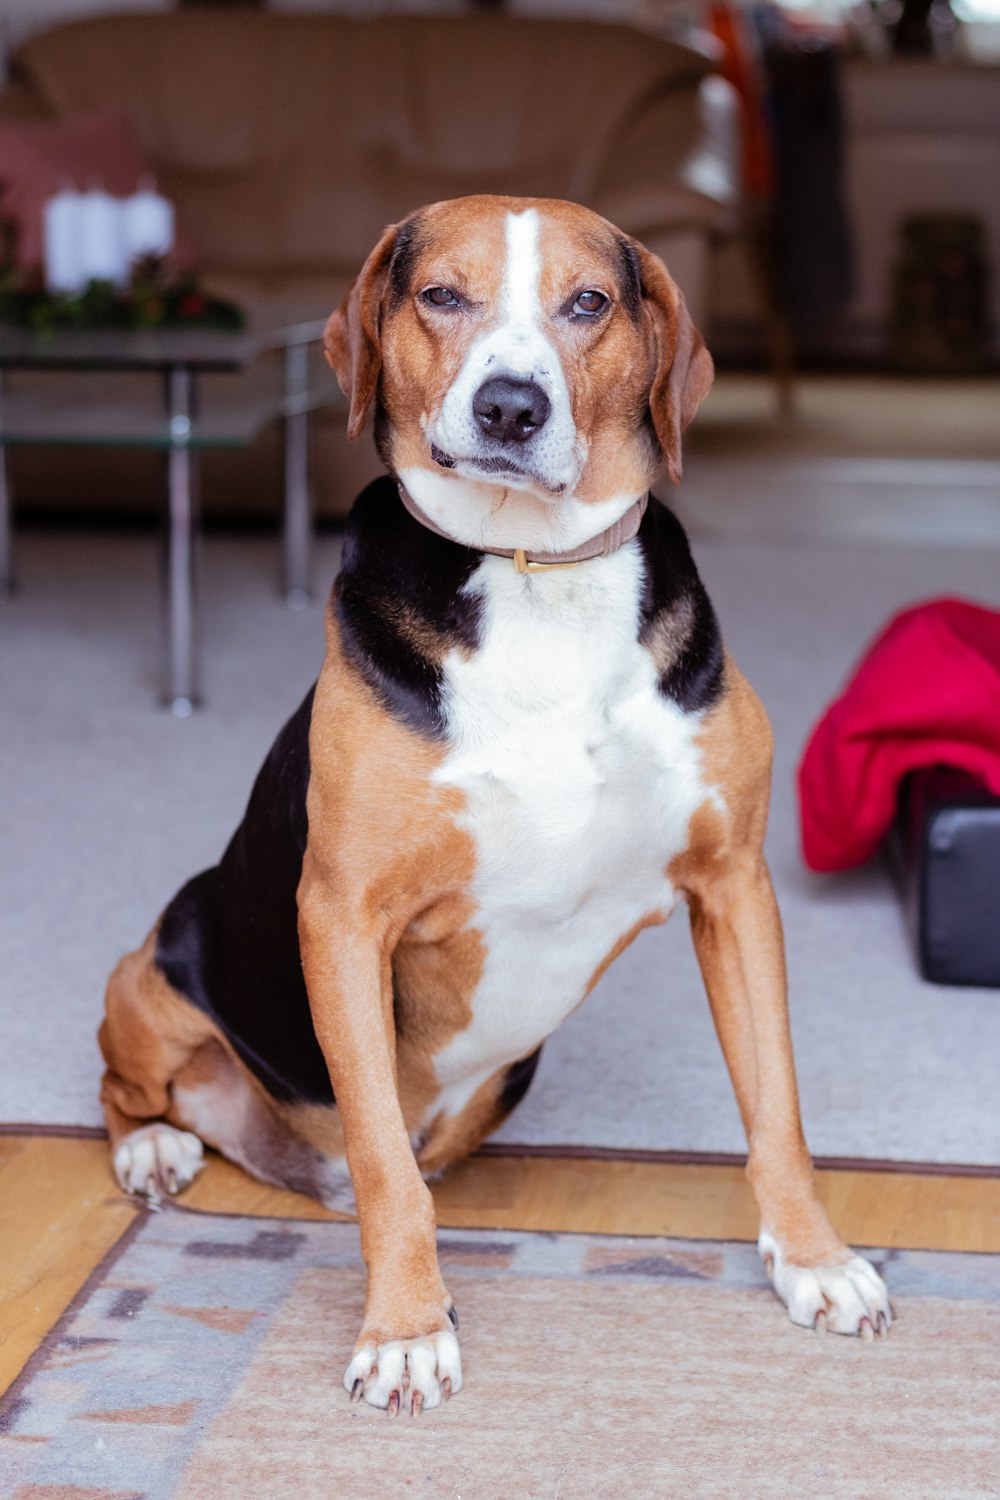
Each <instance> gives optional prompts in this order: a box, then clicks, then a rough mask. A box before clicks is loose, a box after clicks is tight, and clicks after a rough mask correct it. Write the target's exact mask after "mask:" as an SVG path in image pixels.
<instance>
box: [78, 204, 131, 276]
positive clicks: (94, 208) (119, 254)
mask: <svg viewBox="0 0 1000 1500" xmlns="http://www.w3.org/2000/svg"><path fill="white" fill-rule="evenodd" d="M80 244H81V250H82V257H81V258H82V261H83V279H84V281H92V280H93V281H114V282H116V283H118V282H122V281H123V280H124V279H125V270H126V265H127V262H126V259H125V245H124V238H123V235H122V211H121V203H120V201H116V200H115V199H114V198H112V196H111V194H110V193H106V192H105V191H104V189H103V188H91V189H90V190H89V192H86V193H84V194H83V202H82V211H81V234H80Z"/></svg>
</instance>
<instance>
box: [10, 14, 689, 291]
mask: <svg viewBox="0 0 1000 1500" xmlns="http://www.w3.org/2000/svg"><path fill="white" fill-rule="evenodd" d="M711 66H712V64H711V61H710V59H709V58H708V57H706V56H704V55H703V54H701V53H700V52H698V51H697V50H694V49H692V48H688V47H683V46H679V45H676V44H673V43H669V42H666V41H663V40H661V39H659V38H657V37H654V36H649V35H643V34H640V33H638V32H636V31H633V30H631V29H629V28H628V27H624V26H616V25H606V24H598V23H588V22H574V23H572V24H567V23H566V22H562V21H543V20H527V19H522V18H517V19H516V20H515V19H513V18H510V17H503V16H501V17H497V16H488V15H470V16H466V17H440V16H438V17H412V16H381V17H375V18H373V19H368V20H358V19H354V18H349V17H343V16H335V15H329V14H327V15H289V14H281V13H270V14H269V13H261V12H241V11H236V10H234V11H220V12H218V13H213V12H208V11H197V10H190V11H187V10H181V11H177V12H172V13H166V14H152V15H126V16H119V15H113V16H105V17H99V18H96V19H93V20H86V21H81V22H75V23H71V24H68V25H63V26H60V27H57V28H55V29H53V30H52V31H50V32H47V33H43V34H41V35H38V36H36V37H34V38H32V39H31V40H30V41H29V42H27V43H26V44H25V45H24V46H23V47H22V49H21V51H20V53H19V54H18V57H17V69H18V74H19V76H20V77H21V78H22V79H23V80H26V81H28V82H30V84H31V85H32V87H33V88H34V89H35V90H36V91H37V93H38V95H39V97H40V99H41V100H42V101H43V103H44V105H45V107H46V108H48V109H50V110H53V111H56V112H63V111H67V110H73V109H80V108H84V107H90V106H93V105H95V104H98V103H106V104H114V105H115V106H117V107H118V108H120V109H124V110H126V111H128V113H129V114H130V116H131V117H132V119H133V120H134V122H135V126H136V131H137V133H138V135H139V138H140V140H141V142H142V144H143V146H144V148H145V150H146V151H147V152H148V154H149V156H150V159H151V160H152V162H153V163H154V165H155V167H156V170H157V173H158V175H159V177H160V180H161V181H162V183H163V186H164V190H165V191H166V192H168V194H169V195H170V196H171V197H173V198H174V200H175V201H176V202H177V203H178V205H179V207H180V208H181V210H182V211H183V213H184V215H185V219H186V222H187V223H188V224H189V226H190V228H191V232H192V234H193V235H194V237H195V239H196V240H197V242H198V244H199V247H200V248H201V249H202V250H203V252H204V257H205V263H206V264H207V265H208V266H210V267H211V268H212V269H217V270H220V271H230V272H243V273H257V274H260V275H262V276H267V275H269V274H271V273H273V272H275V271H276V270H278V269H279V268H280V269H281V270H282V271H283V272H285V273H287V272H288V271H292V270H294V271H297V272H300V273H313V272H321V271H326V270H330V271H338V272H343V271H346V270H351V269H354V268H356V267H357V266H358V265H359V264H360V263H361V261H362V260H363V258H364V256H365V255H366V254H367V252H368V250H369V249H370V247H371V245H372V244H373V243H374V241H375V239H376V238H377V237H378V235H379V233H380V232H381V230H382V229H383V227H384V225H385V224H386V222H388V221H390V220H394V219H398V218H400V217H402V216H403V215H404V214H406V213H407V212H409V211H410V210H411V209H413V208H416V207H418V206H419V205H420V204H422V203H425V202H428V201H433V200H435V199H438V198H442V197H454V196H459V195H461V194H464V193H467V192H501V193H518V194H537V195H540V196H552V197H564V198H575V199H577V200H579V201H582V202H585V203H586V202H591V203H593V205H594V206H595V207H599V206H600V198H601V196H602V194H603V193H605V191H606V189H607V185H608V184H609V182H610V183H611V184H612V185H613V183H614V180H615V178H616V175H617V174H618V172H619V171H620V170H625V171H627V169H628V159H629V151H630V142H631V141H632V140H633V139H640V140H641V142H642V145H643V153H642V154H643V159H644V162H646V161H648V159H649V157H648V152H647V150H646V146H645V142H646V138H647V135H648V132H644V130H643V122H644V121H645V120H646V119H647V117H648V115H649V113H650V111H653V112H654V114H656V115H657V118H659V119H660V120H661V121H662V123H663V125H664V126H665V127H667V128H665V129H664V130H663V131H662V133H660V132H657V139H658V145H659V152H658V155H657V157H656V160H655V162H654V180H653V181H652V182H651V183H650V184H649V185H648V191H647V192H646V193H645V194H644V196H643V213H644V218H645V219H646V220H647V221H648V222H647V225H646V227H647V228H650V227H654V228H655V227H656V224H657V222H659V223H660V224H661V225H662V224H666V223H670V222H674V221H676V219H677V217H678V208H679V205H680V206H681V208H682V210H683V212H682V215H681V216H683V217H685V218H686V219H688V220H689V221H690V220H694V219H697V218H698V214H699V210H700V212H701V213H702V215H705V214H706V213H707V214H708V217H709V220H710V219H711V213H712V210H713V207H714V206H713V205H712V204H711V202H710V200H709V198H708V197H707V196H706V195H704V194H699V193H698V192H697V191H693V190H691V188H690V187H689V186H688V184H686V183H685V181H684V177H683V171H682V167H683V159H684V157H685V155H686V153H688V152H689V151H690V148H691V132H690V131H689V130H683V131H679V132H678V131H675V130H673V129H671V128H669V127H670V125H671V123H672V122H673V121H675V120H676V118H677V112H676V111H675V110H674V108H673V96H674V95H676V94H678V93H680V94H682V95H683V94H686V95H687V97H688V99H689V101H691V102H690V103H689V108H688V112H689V114H693V115H696V113H697V110H696V106H694V104H693V97H694V94H695V92H696V90H697V86H698V83H699V81H700V80H701V79H702V78H703V77H704V76H705V74H706V73H707V72H709V71H710V69H711ZM554 94H555V95H557V96H558V104H557V105H554V103H553V96H554ZM664 101H669V102H668V103H667V104H666V105H665V104H664ZM661 110H662V112H661V113H657V112H658V111H661ZM637 132H638V137H637V135H636V133H637ZM658 194H659V197H658ZM612 196H613V195H612ZM609 201H610V200H609ZM625 227H626V228H629V227H631V226H629V225H625Z"/></svg>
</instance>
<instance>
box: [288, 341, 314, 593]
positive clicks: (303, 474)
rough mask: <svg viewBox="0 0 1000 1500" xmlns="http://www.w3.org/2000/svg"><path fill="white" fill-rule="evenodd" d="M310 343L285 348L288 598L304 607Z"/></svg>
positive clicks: (309, 512)
mask: <svg viewBox="0 0 1000 1500" xmlns="http://www.w3.org/2000/svg"><path fill="white" fill-rule="evenodd" d="M308 391H309V345H308V344H289V345H288V347H287V349H286V350H285V511H284V541H285V602H286V604H287V605H288V607H289V608H290V609H303V608H304V607H305V605H306V604H307V603H308V602H309V543H310V540H311V535H312V509H311V506H310V501H309V411H308V406H307V399H306V398H307V395H308Z"/></svg>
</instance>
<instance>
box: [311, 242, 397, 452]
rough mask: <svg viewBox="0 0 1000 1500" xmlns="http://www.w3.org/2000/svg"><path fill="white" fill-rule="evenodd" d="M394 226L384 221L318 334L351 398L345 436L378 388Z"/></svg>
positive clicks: (358, 424) (359, 425)
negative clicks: (380, 232) (382, 229)
mask: <svg viewBox="0 0 1000 1500" xmlns="http://www.w3.org/2000/svg"><path fill="white" fill-rule="evenodd" d="M398 229H399V226H398V224H390V225H389V227H388V229H387V230H386V231H385V233H384V234H383V235H382V238H381V239H380V240H379V242H378V244H377V245H376V246H375V249H374V250H373V251H372V253H371V254H370V255H369V257H368V259H367V260H366V261H365V263H364V265H363V266H362V268H361V271H360V273H359V275H358V278H357V280H356V281H355V283H354V285H353V286H352V287H351V289H350V291H349V292H348V293H347V295H346V296H345V298H344V300H343V302H342V303H341V304H340V306H339V307H338V308H337V311H336V312H335V313H332V314H331V315H330V320H329V322H328V323H327V325H326V331H325V332H324V334H323V347H324V348H325V349H326V357H327V359H328V361H329V362H330V364H331V365H332V366H333V368H334V370H336V372H337V379H338V381H339V382H340V389H341V390H342V391H343V393H344V395H345V396H348V397H349V398H350V402H351V410H350V415H349V416H348V418H347V436H348V437H349V438H356V437H357V436H358V434H359V433H360V432H361V431H362V429H363V427H364V425H365V418H366V417H367V415H368V410H369V407H370V406H371V404H372V402H373V401H374V400H375V392H376V390H377V389H378V377H379V372H380V371H381V369H382V344H381V328H380V325H381V321H382V304H383V301H384V297H385V290H386V286H387V284H388V280H389V263H390V261H391V260H392V252H393V250H394V248H395V245H396V234H397V232H398Z"/></svg>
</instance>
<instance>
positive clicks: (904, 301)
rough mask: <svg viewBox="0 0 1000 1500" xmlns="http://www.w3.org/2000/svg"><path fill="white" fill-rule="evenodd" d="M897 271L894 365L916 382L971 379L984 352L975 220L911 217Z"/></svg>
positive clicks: (981, 241) (981, 248) (981, 243)
mask: <svg viewBox="0 0 1000 1500" xmlns="http://www.w3.org/2000/svg"><path fill="white" fill-rule="evenodd" d="M901 233H902V241H903V243H902V253H901V255H900V258H899V260H898V261H897V263H896V269H895V275H894V283H893V297H892V328H891V341H892V344H891V347H892V360H893V363H894V364H895V366H896V368H897V369H899V370H908V371H911V372H912V373H913V374H917V375H965V374H975V373H976V372H977V371H979V370H982V369H983V368H985V365H986V362H987V358H988V355H989V347H990V338H989V334H990V314H989V306H988V299H987V283H988V271H987V265H986V245H985V237H984V230H983V225H982V222H981V221H980V220H979V219H977V218H976V217H975V215H974V214H911V215H910V216H909V217H908V218H905V219H904V220H903V222H902V225H901Z"/></svg>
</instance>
